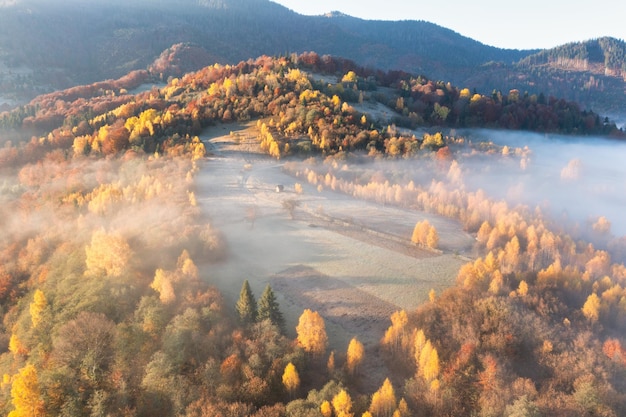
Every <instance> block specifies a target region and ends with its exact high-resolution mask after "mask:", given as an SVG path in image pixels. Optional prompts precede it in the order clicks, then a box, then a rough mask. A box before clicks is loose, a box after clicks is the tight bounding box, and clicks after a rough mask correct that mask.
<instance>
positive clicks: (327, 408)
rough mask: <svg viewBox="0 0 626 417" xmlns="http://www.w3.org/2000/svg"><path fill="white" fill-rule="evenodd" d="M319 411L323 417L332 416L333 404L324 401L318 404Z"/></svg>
mask: <svg viewBox="0 0 626 417" xmlns="http://www.w3.org/2000/svg"><path fill="white" fill-rule="evenodd" d="M320 412H321V413H322V416H324V417H332V415H333V406H332V405H330V402H329V401H324V402H323V403H322V405H320Z"/></svg>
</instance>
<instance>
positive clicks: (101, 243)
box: [85, 229, 133, 277]
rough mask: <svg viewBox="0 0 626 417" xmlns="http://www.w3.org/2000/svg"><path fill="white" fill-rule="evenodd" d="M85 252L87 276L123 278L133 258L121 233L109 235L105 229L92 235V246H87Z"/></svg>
mask: <svg viewBox="0 0 626 417" xmlns="http://www.w3.org/2000/svg"><path fill="white" fill-rule="evenodd" d="M85 252H86V254H87V257H86V259H85V263H86V265H87V270H86V271H85V274H88V275H98V274H104V275H106V276H109V277H119V276H121V275H122V274H123V273H124V272H125V271H126V268H127V267H128V264H129V262H130V260H131V258H132V256H133V254H132V251H131V249H130V246H129V245H128V243H127V242H126V239H125V238H124V237H123V236H122V235H121V234H120V233H107V232H105V231H104V229H99V230H96V231H95V232H94V233H93V234H92V236H91V244H90V245H87V247H86V248H85Z"/></svg>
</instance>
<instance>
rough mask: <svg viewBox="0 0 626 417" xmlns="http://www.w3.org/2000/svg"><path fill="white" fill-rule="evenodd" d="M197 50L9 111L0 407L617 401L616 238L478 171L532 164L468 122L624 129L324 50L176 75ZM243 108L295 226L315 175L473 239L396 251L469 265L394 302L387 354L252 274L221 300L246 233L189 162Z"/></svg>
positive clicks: (444, 235)
mask: <svg viewBox="0 0 626 417" xmlns="http://www.w3.org/2000/svg"><path fill="white" fill-rule="evenodd" d="M184 49H185V46H184V45H178V46H175V47H173V48H171V49H169V50H168V51H166V53H164V54H163V55H162V56H161V57H160V58H159V59H158V60H157V61H156V62H155V63H154V64H153V65H152V66H151V67H150V68H149V69H148V70H140V71H134V72H131V73H129V74H128V75H126V76H124V77H123V78H120V79H117V80H108V81H102V82H98V83H94V84H89V85H84V86H78V87H73V88H70V89H67V90H61V91H57V92H54V93H50V94H46V95H41V96H38V97H37V98H35V99H34V100H32V101H31V102H30V103H29V104H27V105H24V106H21V107H19V108H16V109H14V110H11V111H7V112H4V113H0V140H1V141H2V143H1V144H0V173H1V174H2V177H1V181H0V199H1V201H2V205H1V206H0V210H1V211H2V216H0V225H1V227H2V231H3V233H2V234H1V235H0V314H1V315H2V322H1V325H0V375H2V381H1V383H0V409H1V412H2V414H3V415H8V416H10V417H21V416H31V417H32V416H35V417H44V416H64V417H69V416H72V417H73V416H85V417H87V416H89V417H95V416H124V417H131V416H137V417H139V416H142V417H143V416H145V417H147V416H156V415H158V416H181V417H182V416H184V417H200V416H224V417H243V416H255V417H283V416H285V417H287V416H289V417H291V416H293V417H295V416H298V417H300V416H323V417H331V416H335V417H349V416H357V417H361V416H363V417H365V416H370V417H392V416H393V417H409V416H465V415H467V416H485V417H487V416H563V417H565V416H581V415H589V416H591V415H594V416H596V415H600V416H620V415H624V414H625V413H626V396H625V394H624V392H626V345H625V344H626V339H624V337H623V334H624V331H625V330H626V266H625V265H624V262H625V261H626V240H624V238H621V237H620V236H616V235H615V234H614V233H613V231H612V229H611V219H608V218H607V217H604V216H597V217H595V218H593V219H592V220H591V221H588V222H577V221H576V220H575V219H569V220H568V221H561V219H559V218H557V217H555V216H553V213H551V212H549V211H547V210H542V208H541V207H539V206H537V207H535V206H528V205H523V204H515V203H511V202H508V201H506V200H504V199H500V198H497V197H495V196H492V195H489V194H488V193H487V192H485V191H484V190H483V189H480V188H475V187H473V186H472V185H471V184H470V183H469V181H467V178H466V175H465V173H466V172H467V168H466V166H467V165H468V164H470V163H480V164H485V165H490V166H494V167H497V166H498V164H504V163H507V164H510V165H511V166H514V167H515V168H516V169H518V170H519V172H522V173H523V172H528V171H530V170H533V169H534V168H533V164H532V161H533V158H534V156H533V154H532V149H529V148H528V147H524V146H519V147H516V146H502V145H499V144H497V143H493V142H489V141H478V140H473V139H471V138H469V137H466V136H465V135H464V133H463V129H469V128H477V127H480V128H490V129H501V130H522V131H528V132H538V133H541V134H545V135H548V134H565V135H578V136H579V137H580V136H591V135H596V136H602V137H608V138H611V140H615V141H621V140H623V138H624V133H623V131H621V130H620V129H618V128H617V127H616V126H615V125H614V124H613V123H612V122H610V121H609V120H608V119H606V118H605V117H603V116H602V115H600V114H596V113H594V112H593V111H590V110H585V109H581V108H580V106H579V105H577V104H576V103H573V102H569V101H566V100H563V99H560V98H556V97H552V96H545V95H543V94H528V93H525V92H524V91H518V90H510V91H505V92H503V91H496V90H494V91H493V93H492V94H489V95H484V94H480V93H478V92H476V91H473V90H471V89H470V88H466V87H458V86H455V85H452V84H451V83H449V82H445V81H434V80H430V79H427V78H426V77H424V76H417V75H414V74H408V73H405V72H401V71H378V70H372V69H367V68H363V67H360V66H358V65H357V64H355V63H354V62H352V61H349V60H345V59H341V58H336V57H331V56H327V55H322V56H320V55H318V54H316V53H314V52H308V53H303V54H290V55H286V56H278V57H268V56H262V57H259V58H255V59H250V60H248V61H244V62H240V63H239V64H236V65H220V64H214V65H210V66H207V67H204V68H203V69H201V70H199V71H196V72H190V73H185V74H177V73H176V72H177V70H178V69H177V67H176V65H177V62H178V61H177V60H178V59H180V55H179V54H180V53H181V51H184ZM174 75H176V76H174ZM236 123H247V124H248V125H249V126H250V129H251V130H252V131H253V132H254V135H253V136H252V138H251V141H252V142H253V145H251V146H253V148H254V149H255V150H256V151H258V153H257V154H255V156H254V157H255V158H262V159H263V160H272V161H275V162H276V163H280V164H281V168H280V169H281V172H283V173H286V174H287V175H289V176H290V178H292V179H293V182H294V184H295V188H294V191H293V197H292V199H291V200H285V201H283V207H284V208H286V209H288V210H289V211H290V212H291V213H290V214H291V216H290V217H291V218H295V219H293V220H292V219H289V218H288V216H285V220H284V221H285V222H297V221H298V213H299V212H300V210H304V208H302V207H301V206H302V203H301V199H303V198H304V196H306V193H307V192H309V191H307V190H316V191H315V192H320V193H321V192H322V191H328V192H332V193H334V194H333V195H339V196H341V198H346V199H347V198H349V199H356V200H358V201H363V202H370V203H374V204H379V205H380V206H393V207H399V208H402V209H404V210H407V212H411V213H428V214H429V215H431V216H434V218H445V219H448V220H447V221H450V222H451V224H452V223H453V224H455V225H458V226H457V229H458V231H459V233H460V232H462V233H464V234H467V235H469V236H471V237H472V243H471V245H470V246H469V247H468V248H467V250H465V251H463V252H462V253H461V251H459V250H456V249H451V248H450V246H449V235H450V232H447V231H445V230H442V229H441V228H438V227H437V223H435V222H431V223H429V222H428V221H420V222H416V223H415V224H414V227H411V228H407V230H406V231H405V235H406V242H400V243H398V245H402V247H403V249H402V250H404V251H408V252H410V253H413V252H415V251H417V252H416V253H422V254H423V255H419V256H425V257H437V256H440V255H441V254H448V255H449V256H454V257H456V259H458V260H461V261H462V262H463V266H462V267H461V268H460V269H459V270H458V273H457V274H456V276H454V277H452V278H451V279H452V281H453V284H452V285H451V286H449V287H448V288H446V289H445V290H443V291H435V290H434V289H433V290H431V291H429V292H428V294H426V295H425V296H424V299H425V301H424V302H423V303H420V304H419V306H417V308H415V309H411V310H406V309H400V308H399V309H397V311H395V312H393V313H392V314H390V315H389V317H387V318H386V319H387V320H388V328H387V330H386V331H384V332H381V333H380V334H377V335H374V337H375V338H376V340H378V342H377V343H376V346H375V348H371V347H370V346H365V345H364V342H363V339H364V337H365V335H360V334H354V335H349V337H348V339H349V343H347V344H345V345H341V346H337V345H336V344H333V342H332V340H331V339H332V338H331V337H329V334H328V333H330V330H329V329H327V326H326V320H327V318H326V317H324V316H323V315H322V314H320V313H319V312H318V311H316V310H315V309H313V308H308V307H307V308H303V309H302V311H300V312H299V316H298V317H287V316H286V314H285V311H287V310H286V309H285V308H284V307H285V306H283V305H282V304H281V303H282V300H285V299H286V298H285V296H284V295H281V294H279V289H277V288H273V287H272V286H271V285H266V286H263V288H262V289H261V291H258V290H257V291H255V290H254V289H253V288H252V287H251V285H250V283H249V281H248V279H249V277H247V276H232V278H231V281H234V282H235V284H234V285H236V286H237V287H238V288H239V287H240V288H241V290H240V293H239V294H238V297H234V299H233V297H230V296H228V295H225V294H224V293H222V292H221V291H220V288H219V286H218V285H217V284H216V282H214V281H213V280H212V274H211V271H212V269H213V268H217V265H219V264H220V263H222V262H224V261H225V259H227V258H228V257H229V256H231V254H232V251H233V250H235V249H233V248H231V247H229V244H228V239H227V237H226V236H225V235H224V233H222V231H221V230H220V224H216V223H214V221H213V219H212V218H211V216H209V215H208V214H207V211H206V207H204V206H203V203H202V202H201V201H200V200H201V198H200V196H201V193H202V192H204V191H202V190H201V189H200V187H199V184H198V182H197V178H198V175H199V173H200V172H205V173H208V174H207V175H210V173H211V170H212V169H214V159H213V158H214V157H217V156H216V155H218V151H217V150H216V149H214V148H213V145H211V144H209V142H208V141H206V140H204V139H203V132H205V131H206V129H209V128H212V127H216V126H220V127H221V126H224V127H225V128H226V129H227V130H228V129H231V128H230V126H234V124H236ZM233 137H234V135H233ZM237 140H238V139H237V138H236V137H234V138H233V142H237ZM223 155H224V154H222V155H218V156H220V157H224V156H223ZM398 167H402V168H398ZM575 168H576V167H575V166H574V167H572V170H574V171H575ZM242 170H243V169H242ZM242 175H243V174H242ZM576 175H577V172H570V171H564V172H563V173H562V178H563V180H564V181H567V180H570V179H575V177H576ZM250 229H251V230H252V226H250ZM362 261H363V262H367V259H363V260H362ZM287 323H297V325H296V326H288V325H287ZM327 330H328V333H327ZM373 355H376V358H377V360H380V361H381V366H380V367H379V368H377V369H379V371H380V372H381V373H382V378H380V384H379V385H378V386H376V387H374V388H372V387H371V386H370V385H369V384H367V383H366V381H367V380H368V378H369V375H367V374H366V372H364V369H366V367H365V364H366V363H367V362H370V361H373V359H374V357H373ZM367 369H369V368H367Z"/></svg>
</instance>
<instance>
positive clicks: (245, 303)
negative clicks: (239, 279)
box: [236, 280, 257, 324]
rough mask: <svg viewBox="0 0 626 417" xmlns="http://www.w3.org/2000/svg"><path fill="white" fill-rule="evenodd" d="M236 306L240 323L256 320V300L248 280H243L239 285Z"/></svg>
mask: <svg viewBox="0 0 626 417" xmlns="http://www.w3.org/2000/svg"><path fill="white" fill-rule="evenodd" d="M236 307H237V313H239V320H240V321H241V323H242V324H251V323H254V322H255V321H256V317H257V306H256V300H255V299H254V294H253V293H252V290H251V289H250V283H249V282H248V280H245V281H244V282H243V285H242V286H241V292H240V293H239V300H237V305H236Z"/></svg>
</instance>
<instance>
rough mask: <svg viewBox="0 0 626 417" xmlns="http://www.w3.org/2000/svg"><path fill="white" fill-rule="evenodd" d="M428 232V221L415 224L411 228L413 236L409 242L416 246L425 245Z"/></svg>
mask: <svg viewBox="0 0 626 417" xmlns="http://www.w3.org/2000/svg"><path fill="white" fill-rule="evenodd" d="M429 230H430V223H428V220H424V221H422V222H417V223H416V224H415V227H414V228H413V234H412V235H411V242H413V243H415V244H416V245H425V244H426V239H427V237H428V231H429Z"/></svg>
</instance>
